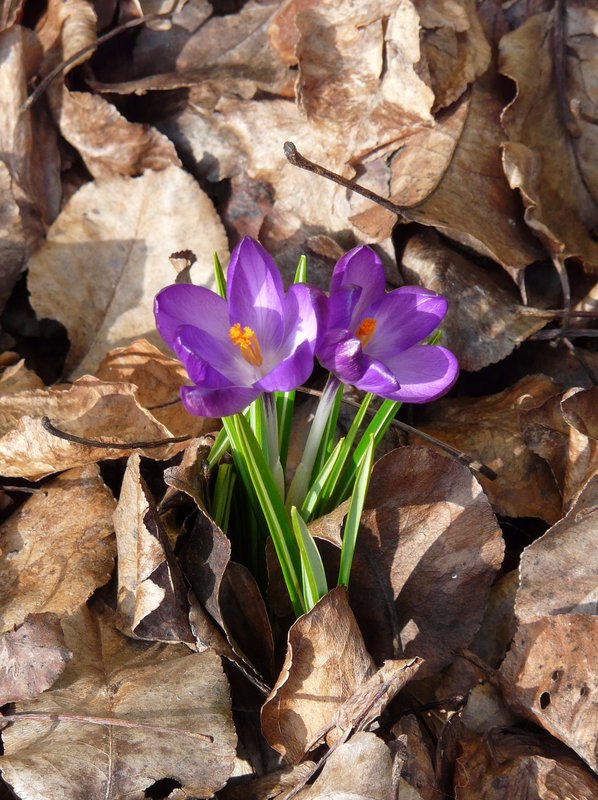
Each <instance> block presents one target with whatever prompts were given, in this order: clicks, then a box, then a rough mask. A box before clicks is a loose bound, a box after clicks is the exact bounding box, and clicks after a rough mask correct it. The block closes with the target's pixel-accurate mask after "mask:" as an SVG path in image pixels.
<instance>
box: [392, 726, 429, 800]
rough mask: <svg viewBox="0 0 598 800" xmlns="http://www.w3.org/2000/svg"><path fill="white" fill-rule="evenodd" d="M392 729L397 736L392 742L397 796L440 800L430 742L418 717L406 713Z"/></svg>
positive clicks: (412, 799)
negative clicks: (396, 778)
mask: <svg viewBox="0 0 598 800" xmlns="http://www.w3.org/2000/svg"><path fill="white" fill-rule="evenodd" d="M392 732H393V733H394V735H395V736H396V737H397V741H396V742H391V743H390V747H391V750H393V751H394V762H395V763H394V772H395V774H396V773H398V776H397V777H398V794H397V797H399V796H401V797H407V798H411V800H441V795H440V793H439V792H438V789H437V787H436V777H435V775H434V765H433V763H432V759H431V756H430V745H429V742H428V741H427V737H426V736H425V734H424V731H423V730H422V727H421V726H420V724H419V722H418V721H417V717H415V716H414V715H413V714H406V715H405V716H403V717H401V719H400V720H399V721H398V722H397V724H396V725H394V726H393V729H392Z"/></svg>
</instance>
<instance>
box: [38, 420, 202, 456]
mask: <svg viewBox="0 0 598 800" xmlns="http://www.w3.org/2000/svg"><path fill="white" fill-rule="evenodd" d="M42 428H43V429H44V430H46V431H48V433H51V434H52V436H56V437H57V438H58V439H66V441H67V442H74V443H75V444H84V445H87V446H88V447H104V448H105V449H106V450H136V449H137V448H143V449H148V448H151V447H163V446H164V445H167V444H179V442H188V441H190V440H191V439H193V436H170V437H167V438H164V439H153V440H150V441H149V442H104V441H102V440H101V439H88V438H87V437H85V436H77V435H76V434H74V433H68V432H67V431H62V430H60V428H57V427H56V426H55V425H52V423H51V422H50V420H49V419H48V417H42Z"/></svg>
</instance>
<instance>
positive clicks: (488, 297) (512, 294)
mask: <svg viewBox="0 0 598 800" xmlns="http://www.w3.org/2000/svg"><path fill="white" fill-rule="evenodd" d="M401 272H402V273H403V275H404V277H405V280H406V282H407V283H416V284H419V285H420V286H425V287H426V288H428V289H432V290H433V291H435V292H438V293H439V294H442V295H444V297H446V299H447V300H448V304H449V306H448V313H447V315H446V317H445V319H444V320H443V323H442V344H443V345H445V346H446V347H448V348H449V350H451V351H452V352H453V353H455V355H456V356H457V358H458V359H459V366H460V367H461V369H465V370H470V371H472V370H474V371H475V370H479V369H482V368H483V367H487V366H488V364H494V363H496V362H497V361H501V360H502V359H503V358H506V356H508V355H509V353H511V352H512V351H513V350H514V348H515V347H516V346H517V345H519V344H520V343H521V342H522V341H524V340H525V339H527V338H528V336H531V334H533V333H536V331H539V330H540V329H541V328H543V327H544V326H545V325H546V323H547V322H549V321H550V317H549V316H547V315H546V314H545V313H544V314H541V315H539V316H533V311H534V309H529V308H526V307H524V306H522V305H521V303H520V302H518V301H517V292H516V290H515V287H514V285H513V284H511V285H510V286H509V283H510V282H509V280H508V278H506V276H505V275H504V273H502V274H497V273H496V272H493V271H491V270H490V269H488V267H481V266H479V265H478V264H476V262H475V261H473V260H472V259H471V258H470V257H467V256H465V255H463V254H462V253H460V252H458V251H457V250H456V249H454V248H452V247H449V246H448V245H447V244H446V243H444V242H443V241H442V240H441V239H440V237H439V235H438V234H437V233H436V232H435V231H431V230H426V231H422V232H418V233H416V234H414V235H413V236H411V237H410V238H409V240H408V241H407V243H406V245H405V249H404V250H403V253H402V256H401Z"/></svg>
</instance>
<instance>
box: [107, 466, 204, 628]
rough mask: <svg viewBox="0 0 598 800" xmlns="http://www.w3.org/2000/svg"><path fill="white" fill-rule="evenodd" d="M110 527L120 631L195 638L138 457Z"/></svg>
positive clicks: (175, 565) (179, 575)
mask: <svg viewBox="0 0 598 800" xmlns="http://www.w3.org/2000/svg"><path fill="white" fill-rule="evenodd" d="M114 528H115V532H116V545H117V548H118V593H117V604H118V605H117V612H118V616H117V623H116V624H117V627H118V628H119V630H121V631H122V632H123V633H125V634H126V635H127V636H135V637H137V638H138V639H150V640H151V641H158V642H193V641H194V637H193V635H192V633H191V628H190V627H189V607H188V605H187V588H186V586H185V581H184V578H183V575H182V573H181V568H180V567H179V564H178V562H177V561H176V560H175V558H174V555H173V553H172V551H171V549H170V544H169V542H168V538H167V537H166V534H165V533H164V530H163V528H162V524H161V522H160V518H159V516H158V511H157V509H156V506H155V503H154V500H153V498H152V496H151V494H150V491H149V489H148V487H147V485H146V483H145V481H144V480H143V478H142V477H141V473H140V470H139V456H138V455H132V456H129V460H128V462H127V469H126V471H125V476H124V478H123V483H122V488H121V493H120V497H119V500H118V505H117V507H116V510H115V512H114Z"/></svg>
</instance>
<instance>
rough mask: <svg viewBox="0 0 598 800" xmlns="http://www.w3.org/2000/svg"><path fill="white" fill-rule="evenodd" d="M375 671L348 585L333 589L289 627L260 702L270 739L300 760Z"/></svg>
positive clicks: (286, 754)
mask: <svg viewBox="0 0 598 800" xmlns="http://www.w3.org/2000/svg"><path fill="white" fill-rule="evenodd" d="M374 672H375V669H374V663H373V661H372V659H371V657H370V655H369V653H368V652H367V650H366V649H365V645H364V643H363V639H362V637H361V633H360V631H359V628H358V627H357V623H356V622H355V618H354V617H353V613H352V612H351V609H350V608H349V604H348V600H347V593H346V590H345V589H344V588H342V587H338V588H336V589H333V590H332V591H331V592H329V593H328V594H327V595H325V596H324V597H323V598H322V599H321V600H320V601H319V602H318V603H317V604H316V605H315V606H314V607H313V608H312V609H311V611H308V612H307V614H304V615H303V616H302V617H299V619H298V620H297V621H296V622H295V623H294V624H293V625H292V626H291V628H290V630H289V633H288V645H287V654H286V658H285V663H284V665H283V668H282V671H281V673H280V675H279V677H278V680H277V681H276V684H275V686H274V688H273V690H272V692H271V694H270V696H269V697H268V699H267V700H266V703H265V704H264V706H263V707H262V730H263V733H264V736H265V737H266V739H267V740H268V742H269V744H270V745H271V746H272V747H273V748H274V749H275V750H277V751H278V752H279V753H281V754H282V755H283V756H284V757H285V758H286V759H287V761H290V762H291V763H297V762H298V761H301V759H302V758H303V756H304V755H305V753H307V752H308V751H309V750H310V749H311V748H313V747H315V746H316V745H317V744H319V743H320V740H321V738H322V737H323V736H324V735H325V733H326V732H327V730H328V729H329V728H331V727H332V726H333V724H334V720H335V714H336V712H337V711H338V710H339V708H340V707H341V706H342V704H343V703H344V702H345V701H346V700H348V699H349V698H350V697H351V696H352V695H353V694H354V692H355V691H356V690H357V689H358V688H359V687H360V686H361V684H362V682H363V681H364V680H365V679H367V678H368V677H369V676H370V675H372V674H373V673H374Z"/></svg>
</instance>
